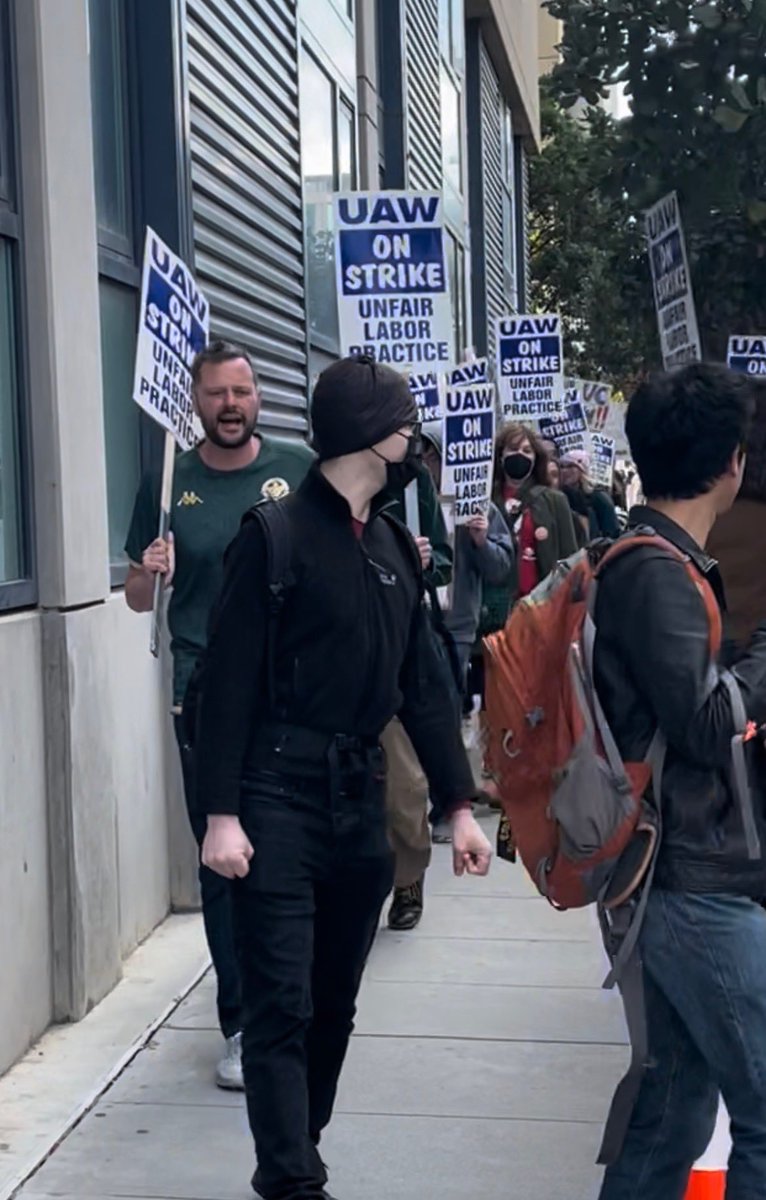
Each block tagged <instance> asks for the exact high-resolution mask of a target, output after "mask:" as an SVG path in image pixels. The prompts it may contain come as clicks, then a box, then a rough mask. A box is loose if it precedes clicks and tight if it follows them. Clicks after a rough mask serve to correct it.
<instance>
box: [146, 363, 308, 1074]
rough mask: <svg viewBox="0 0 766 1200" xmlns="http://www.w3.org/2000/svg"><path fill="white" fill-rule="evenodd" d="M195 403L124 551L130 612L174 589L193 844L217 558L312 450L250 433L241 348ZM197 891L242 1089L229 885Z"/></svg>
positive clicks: (294, 477)
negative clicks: (191, 701)
mask: <svg viewBox="0 0 766 1200" xmlns="http://www.w3.org/2000/svg"><path fill="white" fill-rule="evenodd" d="M191 375H192V386H193V398H194V407H195V410H196V412H197V415H198V416H199V419H200V422H201V424H202V429H203V432H204V439H203V440H202V441H201V442H200V443H199V445H198V446H196V447H195V448H194V449H193V450H188V451H187V452H186V453H184V454H179V455H178V456H177V458H176V462H175V474H174V480H173V495H172V502H171V514H172V515H171V522H170V539H169V540H168V541H167V542H165V541H163V540H162V539H160V538H158V537H157V530H158V527H159V512H160V484H161V481H160V478H159V475H158V474H155V473H149V474H147V475H146V476H145V477H144V479H143V480H142V482H141V486H140V488H139V491H138V495H137V497H136V502H135V506H134V509H133V519H132V521H131V524H130V530H129V532H128V537H127V542H126V545H125V550H126V553H127V556H128V559H129V561H130V567H129V570H128V578H127V582H126V584H125V599H126V601H127V603H128V605H129V607H130V608H132V609H133V611H134V612H150V611H151V609H152V606H153V600H154V580H155V578H156V576H157V575H158V574H159V575H161V576H162V577H163V580H164V584H165V587H166V588H168V589H171V588H172V591H171V593H170V602H169V604H168V626H169V628H170V636H171V647H170V648H171V653H172V656H173V714H174V722H175V732H176V738H177V741H178V746H179V750H180V754H181V766H182V769H183V779H184V793H185V796H186V805H187V809H188V813H189V820H190V822H191V828H192V832H193V833H194V836H195V838H196V840H197V843H198V845H199V846H201V845H202V840H203V838H204V836H205V828H206V821H205V817H204V814H203V813H201V812H200V811H199V809H198V808H197V806H196V803H195V800H194V765H193V759H192V754H191V750H190V748H189V746H188V744H187V739H186V736H185V732H184V721H183V716H182V707H183V702H184V695H185V692H186V687H187V684H188V682H189V680H190V678H191V676H192V672H193V670H194V667H195V665H196V663H197V661H198V659H199V658H200V656H201V655H202V653H203V651H204V649H205V643H206V640H207V624H208V619H209V616H210V612H211V609H212V606H213V602H214V600H215V597H216V594H217V592H218V590H219V588H220V586H221V579H222V577H223V554H224V551H225V549H226V547H227V546H228V544H229V542H230V541H231V540H232V538H233V537H234V535H235V533H236V532H237V530H238V528H239V523H240V520H241V518H242V514H243V513H244V512H245V511H246V510H247V509H249V508H251V507H252V505H253V504H255V503H256V502H257V501H258V500H261V499H265V498H272V499H276V498H278V497H280V496H284V495H287V493H288V492H290V491H291V490H292V489H293V488H296V487H297V486H298V484H299V483H300V482H301V481H302V479H303V477H304V475H305V474H306V472H307V470H308V468H309V466H310V465H311V462H312V460H313V455H312V453H311V451H310V450H309V448H308V447H307V446H306V445H305V444H303V443H301V442H297V441H296V442H287V441H283V440H280V439H277V438H271V437H265V436H263V435H262V434H260V433H258V432H257V431H256V425H257V422H258V414H259V412H260V407H261V392H260V387H259V384H258V377H257V375H256V372H255V369H254V367H253V364H252V361H251V359H250V355H249V354H248V352H247V351H246V350H245V349H244V348H243V347H241V346H231V345H229V344H228V343H226V342H221V341H216V342H213V343H212V344H211V345H209V346H208V347H207V349H205V350H202V351H201V352H200V354H198V355H197V357H196V359H195V360H194V362H193V364H192V368H191ZM199 878H200V890H201V896H202V913H203V917H204V922H205V933H206V935H207V941H208V946H209V948H210V955H211V958H212V960H213V966H214V968H215V972H216V977H217V984H218V1019H219V1022H220V1027H221V1032H222V1033H223V1036H224V1038H225V1041H226V1047H225V1052H224V1055H223V1057H222V1058H221V1060H220V1062H219V1063H218V1066H217V1070H216V1082H217V1084H218V1086H219V1087H222V1088H228V1089H236V1090H239V1089H241V1088H242V1087H243V1086H244V1085H243V1082H242V1061H241V1036H240V1031H241V1028H242V1017H241V1011H240V1009H241V1002H240V981H239V970H238V967H237V961H236V955H235V952H234V932H233V926H232V916H231V887H230V885H229V883H228V882H227V880H225V879H222V878H221V877H220V875H216V874H215V873H214V872H213V871H210V870H208V868H207V867H205V866H203V865H202V864H200V876H199Z"/></svg>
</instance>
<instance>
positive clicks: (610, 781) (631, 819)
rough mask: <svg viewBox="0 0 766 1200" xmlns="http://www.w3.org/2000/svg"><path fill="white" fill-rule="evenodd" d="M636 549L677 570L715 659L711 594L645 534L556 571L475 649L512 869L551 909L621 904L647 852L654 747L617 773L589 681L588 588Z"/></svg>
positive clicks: (657, 768)
mask: <svg viewBox="0 0 766 1200" xmlns="http://www.w3.org/2000/svg"><path fill="white" fill-rule="evenodd" d="M638 546H653V547H656V548H660V549H661V550H662V552H663V553H664V554H668V555H670V556H672V557H673V558H675V559H676V560H677V561H680V562H682V563H683V565H684V567H685V568H686V570H687V572H688V574H689V577H690V578H691V579H692V581H693V582H694V585H695V587H697V588H698V589H699V591H700V593H701V595H702V597H703V599H704V601H705V608H706V611H707V614H708V620H709V622H710V650H711V655H713V656H716V655H717V653H718V650H719V649H720V644H721V616H720V612H719V608H718V604H717V601H716V598H715V595H714V593H713V590H712V588H711V587H710V584H709V583H708V581H707V580H706V579H705V577H704V576H703V575H702V573H701V572H700V571H699V570H698V569H697V568H696V567H695V565H694V563H693V562H692V561H691V559H690V558H688V556H686V555H684V554H683V553H682V552H681V551H680V550H679V549H678V548H677V547H676V546H674V545H672V543H670V542H668V541H665V540H664V539H663V538H660V537H658V536H657V535H656V534H655V533H654V532H653V531H652V530H649V529H647V530H639V531H635V532H630V533H627V534H625V535H624V536H623V537H621V538H619V539H618V540H617V541H615V542H613V543H612V544H611V545H610V546H609V547H608V548H607V549H605V550H604V543H596V544H594V546H592V547H590V548H589V549H588V550H583V551H580V553H579V554H576V555H574V556H573V557H572V558H570V559H567V560H566V561H565V562H562V563H559V565H558V567H557V568H556V569H555V571H553V572H552V573H551V575H549V576H548V578H547V579H546V580H544V581H543V583H541V584H540V585H539V586H538V587H537V588H536V589H535V590H534V591H533V592H532V593H531V595H529V596H527V597H526V598H525V599H523V600H521V601H519V603H518V604H517V605H516V606H515V608H514V610H513V612H512V613H511V615H510V617H509V618H508V621H507V623H506V626H505V629H503V630H502V631H501V632H500V633H496V634H493V635H491V636H490V637H488V638H486V639H485V641H484V650H485V666H486V669H485V698H486V710H487V711H486V717H487V726H488V733H489V744H488V763H489V767H490V770H491V771H492V773H493V775H494V778H495V780H496V782H497V785H498V790H499V793H500V800H501V802H502V805H503V809H504V811H505V814H506V816H507V818H508V821H509V823H510V826H511V831H512V835H513V840H514V843H515V845H516V847H517V849H518V851H519V854H520V855H521V859H522V862H523V863H524V866H525V867H526V869H527V871H528V872H529V874H530V876H531V877H532V880H533V881H534V883H535V885H536V886H537V888H538V890H539V891H540V892H541V894H542V895H544V896H546V897H547V898H548V900H549V901H550V902H551V904H553V905H554V906H556V907H559V908H580V907H583V906H584V905H587V904H592V903H595V902H596V901H601V902H602V903H603V905H604V907H606V908H617V907H619V906H620V905H622V904H624V903H625V901H626V900H627V899H628V898H629V897H630V896H632V895H633V893H634V892H635V891H636V889H637V888H638V886H639V885H640V883H641V881H642V880H643V879H644V878H645V876H646V874H647V872H648V870H649V868H650V866H651V864H652V862H653V859H654V854H655V850H656V848H657V842H658V836H659V814H658V813H657V811H656V809H655V808H654V806H653V804H650V803H648V802H647V800H646V798H645V794H646V792H647V789H648V787H649V783H650V782H651V781H652V777H653V776H654V793H655V799H656V802H657V803H659V795H658V792H659V790H660V787H661V774H662V767H663V763H664V757H665V741H664V738H662V736H661V735H660V734H659V732H658V733H657V735H656V736H655V738H654V740H653V742H652V745H651V747H650V750H649V753H648V754H647V757H646V759H645V760H644V761H643V762H623V759H622V757H621V755H620V753H619V750H618V748H617V745H616V742H615V740H614V737H613V735H612V732H611V730H610V729H609V725H608V722H607V720H606V717H605V715H604V712H603V709H602V707H601V704H600V702H599V699H598V696H597V695H596V690H595V686H594V679H593V654H594V646H595V639H596V626H595V621H594V614H595V605H596V593H597V588H598V580H599V578H600V577H601V576H602V575H603V572H604V571H605V570H606V569H607V568H608V566H609V564H610V563H612V562H614V561H615V560H616V559H617V558H620V557H622V555H624V554H626V553H629V552H630V551H632V550H634V549H636V548H637V547H638ZM599 552H600V553H601V557H598V554H599ZM618 863H619V870H617V867H618Z"/></svg>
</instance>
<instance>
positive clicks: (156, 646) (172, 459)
mask: <svg viewBox="0 0 766 1200" xmlns="http://www.w3.org/2000/svg"><path fill="white" fill-rule="evenodd" d="M175 465H176V443H175V438H174V437H173V435H172V433H166V434H165V454H164V457H163V460H162V490H161V493H160V529H159V534H158V536H159V537H161V538H162V540H163V541H167V539H168V536H169V534H170V505H171V503H172V499H173V471H174V469H175ZM162 583H163V579H162V575H160V574H159V572H158V573H157V574H156V575H155V577H154V603H153V605H152V636H151V641H150V643H149V649H150V650H151V652H152V654H153V655H154V657H155V658H157V657H158V656H159V653H160V609H161V607H162Z"/></svg>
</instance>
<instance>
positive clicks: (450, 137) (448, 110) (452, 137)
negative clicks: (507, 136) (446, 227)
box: [441, 67, 463, 196]
mask: <svg viewBox="0 0 766 1200" xmlns="http://www.w3.org/2000/svg"><path fill="white" fill-rule="evenodd" d="M441 93H442V96H441V100H442V105H441V107H442V152H443V156H444V178H445V180H446V182H447V183H448V184H449V185H450V186H451V187H452V188H453V189H454V190H455V191H456V192H457V193H458V194H459V195H461V196H462V194H463V147H462V121H461V119H460V118H461V105H460V92H459V91H458V89H457V88H456V86H455V84H454V82H453V80H452V78H451V76H450V74H449V72H448V71H447V70H446V69H445V68H444V67H442V73H441Z"/></svg>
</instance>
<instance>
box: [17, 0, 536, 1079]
mask: <svg viewBox="0 0 766 1200" xmlns="http://www.w3.org/2000/svg"><path fill="white" fill-rule="evenodd" d="M537 19H538V10H537V4H536V0H56V3H51V2H50V0H0V672H1V676H2V687H1V688H0V856H1V857H2V870H1V871H0V957H2V961H3V964H4V972H3V975H4V983H3V987H2V988H0V1071H1V1070H3V1069H5V1068H6V1067H7V1066H8V1065H9V1064H10V1063H12V1062H13V1061H14V1060H15V1059H16V1058H17V1057H18V1056H19V1055H20V1054H21V1053H23V1051H24V1050H25V1049H26V1047H27V1046H28V1045H29V1044H30V1043H31V1042H32V1041H33V1040H34V1039H35V1038H36V1037H37V1036H38V1035H39V1034H40V1033H41V1032H42V1031H43V1030H44V1029H45V1028H46V1026H47V1025H48V1024H50V1023H51V1022H52V1021H60V1020H77V1019H80V1018H81V1017H82V1016H83V1015H84V1014H85V1013H86V1012H87V1011H88V1010H89V1009H90V1008H91V1007H92V1006H93V1005H94V1004H97V1003H98V1001H99V1000H100V999H101V998H102V997H103V996H104V995H105V994H106V993H107V992H108V991H109V990H110V989H111V988H112V987H113V986H114V984H115V982H116V981H117V980H118V978H119V976H120V971H121V963H122V962H123V960H124V958H125V957H126V956H127V955H128V954H130V953H131V951H132V950H133V949H134V947H135V946H136V945H137V944H138V943H139V942H140V941H141V940H142V939H143V938H144V937H146V936H147V934H148V933H149V932H150V931H151V930H152V929H153V928H154V927H155V926H156V925H157V924H158V923H159V922H161V921H162V920H163V918H164V917H165V916H166V914H167V913H168V912H169V911H170V909H171V908H172V907H176V908H184V907H188V906H190V905H192V904H193V903H194V901H195V883H194V876H195V867H194V853H193V847H192V844H191V841H190V838H189V836H188V834H187V832H186V829H185V819H184V816H183V811H182V804H181V801H180V798H179V788H178V778H177V764H176V761H175V750H174V746H173V744H172V740H171V737H170V726H169V717H168V711H167V710H168V690H167V675H168V663H167V661H166V660H160V661H159V662H155V660H154V659H152V658H151V656H150V655H149V653H148V642H149V624H148V620H147V619H145V618H142V617H138V616H136V615H135V614H133V613H130V612H129V611H128V609H127V607H126V605H125V603H124V598H123V595H122V587H123V584H124V580H125V576H126V571H127V564H126V562H125V559H124V554H123V549H122V547H123V542H124V538H125V533H126V530H127V525H128V521H129V517H130V512H131V508H132V504H133V499H134V495H135V491H136V488H137V485H138V482H139V479H140V476H141V473H142V472H143V471H144V470H147V469H153V468H155V467H156V466H157V465H158V462H159V456H160V454H161V441H162V440H161V437H160V436H159V434H158V432H157V430H156V429H155V428H153V427H152V425H151V423H150V422H149V421H148V420H146V419H145V418H144V416H143V415H142V414H140V413H139V410H138V409H137V408H136V406H135V405H133V403H132V401H131V387H132V374H133V353H134V346H135V328H136V319H137V311H138V298H139V290H140V275H141V253H142V247H143V238H144V230H145V227H146V225H151V226H152V227H153V228H154V229H155V230H156V231H157V232H158V233H159V234H160V236H161V237H163V238H164V239H165V240H166V241H167V242H168V243H169V244H170V245H171V246H173V247H174V248H175V249H177V250H178V251H179V252H180V253H182V254H183V255H184V256H185V257H186V258H187V260H188V261H190V262H193V263H194V266H195V270H196V273H197V277H198V280H199V282H200V284H201V286H202V287H203V289H204V291H205V292H206V294H207V296H208V298H209V300H210V303H211V314H212V319H211V326H212V332H213V334H214V335H216V336H220V337H225V338H228V339H230V340H233V341H236V342H241V343H243V344H245V345H246V346H248V347H249V349H250V350H251V351H252V352H253V354H254V356H255V358H256V360H257V362H258V367H259V371H260V374H261V378H262V382H263V390H264V410H263V424H264V426H265V427H266V428H267V429H270V430H273V431H275V432H279V433H281V434H283V435H285V436H290V437H303V436H305V434H306V431H307V396H308V392H309V389H310V385H311V381H312V378H313V377H314V376H315V375H316V373H317V372H318V371H319V370H321V368H322V366H323V365H324V364H325V363H327V362H328V361H330V360H331V359H332V358H334V357H335V356H337V355H338V353H339V351H340V346H339V341H338V326H337V318H336V315H335V290H334V286H335V285H334V268H333V258H332V253H333V252H332V231H331V226H330V197H331V195H332V192H333V191H334V190H336V189H339V188H343V189H346V188H351V189H354V188H364V189H377V188H379V187H383V188H401V187H407V188H413V189H419V188H427V189H435V190H439V191H442V192H443V194H444V196H445V203H446V212H447V220H448V227H449V242H448V244H449V262H450V278H451V285H452V295H453V299H454V339H455V356H456V358H459V357H462V355H463V353H464V351H465V350H466V349H468V348H471V349H475V351H476V352H477V353H482V352H484V351H485V350H487V349H491V348H492V339H493V321H494V318H495V317H496V316H499V315H501V314H502V313H503V312H506V311H509V310H520V309H522V308H523V307H524V300H525V290H526V239H525V203H526V200H525V196H526V164H527V159H528V156H529V154H530V153H533V152H534V150H535V147H536V145H537V140H538V105H537Z"/></svg>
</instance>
